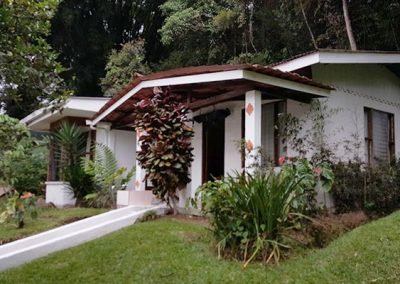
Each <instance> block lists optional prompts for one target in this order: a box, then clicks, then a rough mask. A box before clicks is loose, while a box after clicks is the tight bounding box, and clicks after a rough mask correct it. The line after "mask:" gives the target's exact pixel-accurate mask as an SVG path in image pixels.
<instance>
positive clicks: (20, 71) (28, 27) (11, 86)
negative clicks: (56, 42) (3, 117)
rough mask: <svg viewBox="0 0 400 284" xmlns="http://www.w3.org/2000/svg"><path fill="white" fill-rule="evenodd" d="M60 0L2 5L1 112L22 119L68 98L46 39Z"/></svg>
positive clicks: (0, 31)
mask: <svg viewBox="0 0 400 284" xmlns="http://www.w3.org/2000/svg"><path fill="white" fill-rule="evenodd" d="M58 3H59V1H58V0H41V1H28V0H16V1H15V0H14V1H11V0H4V1H0V108H3V109H5V110H6V111H7V113H8V114H9V115H11V116H13V117H18V118H22V117H24V116H25V115H27V114H29V113H31V112H32V111H34V110H36V109H37V108H38V106H39V105H40V104H42V103H47V102H49V101H52V100H62V99H63V97H65V96H67V95H68V92H67V91H66V89H65V85H64V81H63V80H62V79H61V77H60V74H61V72H62V71H63V70H64V69H63V67H62V66H61V65H60V64H59V63H58V62H57V61H56V58H57V54H56V53H55V52H54V51H53V50H52V49H51V47H50V45H49V44H48V43H47V41H46V39H47V36H48V34H49V31H50V20H51V18H52V16H53V14H54V12H55V10H56V9H57V6H58Z"/></svg>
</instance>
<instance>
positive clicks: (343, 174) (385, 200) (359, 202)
mask: <svg viewBox="0 0 400 284" xmlns="http://www.w3.org/2000/svg"><path fill="white" fill-rule="evenodd" d="M334 172H335V176H336V179H335V183H334V185H333V188H332V195H333V198H334V202H335V208H336V210H337V211H338V212H349V211H356V210H365V211H367V212H369V213H377V214H388V213H391V212H393V211H395V210H397V209H399V208H400V190H399V187H400V162H399V161H397V162H393V163H391V164H390V165H388V164H381V165H379V166H375V167H366V166H365V165H363V164H362V163H359V162H349V163H338V164H336V165H335V167H334Z"/></svg>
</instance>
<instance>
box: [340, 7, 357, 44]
mask: <svg viewBox="0 0 400 284" xmlns="http://www.w3.org/2000/svg"><path fill="white" fill-rule="evenodd" d="M347 1H348V0H342V4H343V15H344V21H345V23H346V31H347V36H348V38H349V42H350V48H351V50H357V44H356V40H355V39H354V34H353V28H352V27H351V21H350V16H349V6H348V5H347Z"/></svg>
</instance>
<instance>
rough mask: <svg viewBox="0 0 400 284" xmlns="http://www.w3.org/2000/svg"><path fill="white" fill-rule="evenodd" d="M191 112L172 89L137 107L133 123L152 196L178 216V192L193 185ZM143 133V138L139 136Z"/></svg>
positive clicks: (163, 91) (140, 157)
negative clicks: (191, 183) (190, 183)
mask: <svg viewBox="0 0 400 284" xmlns="http://www.w3.org/2000/svg"><path fill="white" fill-rule="evenodd" d="M187 114H188V109H187V106H186V104H185V103H182V102H180V100H179V96H177V95H176V94H173V93H172V92H171V90H170V89H169V88H166V89H164V90H159V89H154V96H152V97H148V98H144V99H143V100H141V101H139V102H138V103H136V104H135V112H134V117H133V118H134V123H133V126H134V127H135V128H136V129H137V134H138V135H139V143H140V145H141V146H140V151H138V152H137V156H136V159H137V160H138V161H139V163H140V165H141V167H143V169H145V170H146V179H148V180H150V181H151V183H152V184H153V186H154V187H153V193H154V194H155V195H156V196H157V197H158V198H160V199H161V200H163V201H166V202H167V203H168V204H169V205H171V204H172V207H173V209H174V214H177V213H178V205H177V200H178V197H177V191H178V190H182V189H183V188H185V187H186V185H187V184H188V183H189V182H190V181H191V179H190V164H191V162H192V161H193V153H192V151H193V147H192V146H191V139H192V137H193V135H194V132H193V129H192V128H191V127H189V126H188V125H187V124H188V123H189V122H190V119H189V118H188V115H187ZM139 133H140V134H139Z"/></svg>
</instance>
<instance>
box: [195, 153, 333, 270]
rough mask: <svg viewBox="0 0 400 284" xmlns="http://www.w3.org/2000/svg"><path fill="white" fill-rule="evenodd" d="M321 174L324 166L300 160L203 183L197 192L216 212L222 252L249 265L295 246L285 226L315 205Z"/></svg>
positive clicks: (215, 224) (206, 211) (214, 225)
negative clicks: (315, 166) (289, 242)
mask: <svg viewBox="0 0 400 284" xmlns="http://www.w3.org/2000/svg"><path fill="white" fill-rule="evenodd" d="M320 179H321V177H320V170H315V169H313V168H312V167H311V165H310V163H309V162H308V161H307V160H299V161H297V162H293V163H287V164H284V165H283V166H282V168H281V170H280V172H279V173H276V172H275V171H274V170H273V169H272V170H270V171H268V172H260V171H256V172H255V174H254V175H243V174H236V176H228V177H226V178H225V179H224V180H216V181H211V182H208V183H206V184H204V185H203V186H201V187H200V189H199V191H198V192H197V198H199V197H200V198H201V205H202V207H201V209H202V211H203V213H204V214H206V215H208V216H210V218H211V219H210V223H211V229H212V231H213V233H214V236H215V238H216V241H217V242H218V251H219V253H220V254H222V255H225V256H231V257H235V258H238V259H242V260H244V261H245V266H246V265H247V264H248V263H249V262H250V261H251V260H253V259H256V258H258V259H262V260H263V261H266V262H267V263H268V262H270V261H275V262H278V261H279V258H280V256H281V251H282V249H288V248H289V246H288V245H287V244H286V242H285V239H284V233H285V231H287V230H288V229H290V228H292V227H293V226H296V225H298V224H299V223H298V222H299V218H301V217H303V216H304V215H303V214H304V213H306V212H307V209H309V208H310V205H309V203H310V193H311V192H312V193H313V192H314V190H315V185H316V183H317V182H318V181H319V180H320ZM330 179H332V177H330ZM330 184H331V183H330ZM326 189H327V190H329V189H330V187H329V186H328V187H327V188H326ZM312 193H311V196H312ZM195 201H197V200H195Z"/></svg>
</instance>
